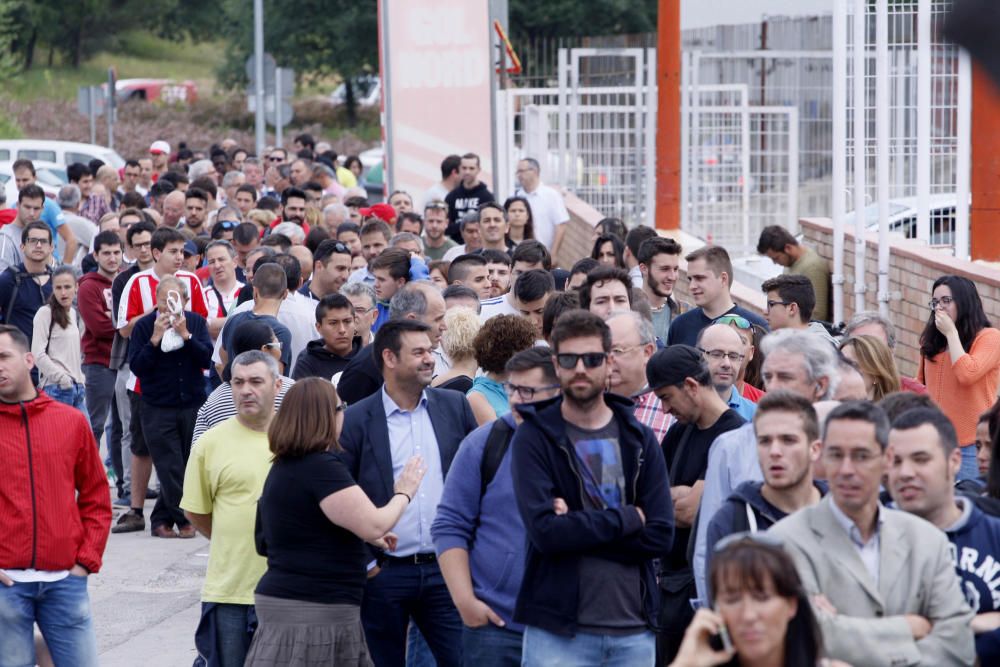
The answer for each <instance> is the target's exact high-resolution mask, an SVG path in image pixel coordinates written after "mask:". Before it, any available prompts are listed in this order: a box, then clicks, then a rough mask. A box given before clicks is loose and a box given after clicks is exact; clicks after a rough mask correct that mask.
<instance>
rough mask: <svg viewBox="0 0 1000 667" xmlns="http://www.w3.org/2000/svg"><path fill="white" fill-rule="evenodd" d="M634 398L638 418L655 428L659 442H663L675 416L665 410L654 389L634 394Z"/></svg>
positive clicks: (641, 422)
mask: <svg viewBox="0 0 1000 667" xmlns="http://www.w3.org/2000/svg"><path fill="white" fill-rule="evenodd" d="M632 400H633V401H635V413H634V414H635V418H636V420H637V421H638V422H639V423H640V424H645V425H646V426H648V427H649V428H651V429H652V430H653V434H654V435H655V436H656V441H657V442H663V436H665V435H666V434H667V429H669V428H670V426H671V425H672V424H673V423H674V416H673V415H670V414H667V413H666V412H664V411H663V403H661V402H660V399H658V398H657V397H656V394H654V393H653V392H652V391H646V392H645V393H642V394H639V395H638V396H633V397H632Z"/></svg>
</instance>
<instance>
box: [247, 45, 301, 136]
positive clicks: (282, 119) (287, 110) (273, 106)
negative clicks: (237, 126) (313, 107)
mask: <svg viewBox="0 0 1000 667" xmlns="http://www.w3.org/2000/svg"><path fill="white" fill-rule="evenodd" d="M261 65H262V67H261V70H262V74H261V78H262V79H263V81H264V85H262V86H260V85H258V80H259V79H258V77H257V76H256V73H255V71H256V68H255V62H254V58H253V56H251V57H250V58H248V59H247V63H246V71H247V77H248V78H249V79H250V87H249V89H248V90H247V110H248V111H250V112H252V113H254V114H257V110H258V109H261V110H262V114H261V115H263V120H264V121H266V122H267V123H270V124H271V125H273V126H274V135H275V143H276V145H278V146H281V145H282V143H283V142H284V136H283V132H282V129H283V128H284V127H286V126H287V125H288V124H289V123H291V122H292V115H293V111H292V104H291V99H292V97H293V96H294V95H295V70H293V69H290V68H287V67H278V66H277V65H276V63H275V61H274V58H273V57H272V56H271V54H269V53H265V54H264V56H263V58H262V63H261Z"/></svg>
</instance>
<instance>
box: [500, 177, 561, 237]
mask: <svg viewBox="0 0 1000 667" xmlns="http://www.w3.org/2000/svg"><path fill="white" fill-rule="evenodd" d="M514 194H517V195H520V196H522V197H524V198H525V199H527V200H528V203H529V204H531V218H532V220H533V222H534V226H535V238H536V239H538V240H539V241H541V243H542V244H543V245H544V246H545V247H546V248H548V249H549V250H551V249H552V241H553V240H555V237H556V225H564V224H566V223H567V222H569V212H568V211H567V210H566V204H565V203H563V197H562V195H561V194H559V193H558V192H557V191H556V190H555V189H554V188H550V187H549V186H547V185H543V184H541V183H539V184H538V187H537V188H535V190H534V192H528V191H527V190H525V189H524V188H518V189H517V190H516V191H515V193H514Z"/></svg>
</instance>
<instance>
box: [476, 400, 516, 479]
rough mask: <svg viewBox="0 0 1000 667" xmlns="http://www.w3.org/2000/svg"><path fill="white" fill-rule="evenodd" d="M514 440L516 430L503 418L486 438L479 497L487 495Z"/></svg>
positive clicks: (480, 467) (498, 420)
mask: <svg viewBox="0 0 1000 667" xmlns="http://www.w3.org/2000/svg"><path fill="white" fill-rule="evenodd" d="M513 438H514V429H513V428H512V427H511V426H510V424H508V423H507V421H506V420H505V419H503V418H502V417H501V418H500V419H497V420H496V421H495V422H493V426H492V427H490V434H489V435H488V436H487V437H486V446H485V447H484V448H483V459H482V461H480V462H479V479H480V482H479V497H480V498H482V497H483V496H484V495H485V494H486V487H487V486H489V483H490V482H492V481H493V478H494V477H496V475H497V470H499V468H500V463H501V462H502V461H503V457H504V454H506V453H507V448H508V447H510V441H511V440H512V439H513Z"/></svg>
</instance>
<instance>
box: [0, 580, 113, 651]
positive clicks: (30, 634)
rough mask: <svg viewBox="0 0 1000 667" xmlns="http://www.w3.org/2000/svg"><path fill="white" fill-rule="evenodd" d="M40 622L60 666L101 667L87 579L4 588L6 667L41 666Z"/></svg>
mask: <svg viewBox="0 0 1000 667" xmlns="http://www.w3.org/2000/svg"><path fill="white" fill-rule="evenodd" d="M35 623H37V624H38V627H39V629H40V630H41V631H42V636H43V637H44V638H45V644H46V645H47V646H48V647H49V652H50V653H51V654H52V660H53V661H54V662H55V664H56V665H74V666H75V667H97V635H95V634H94V625H93V623H92V621H91V618H90V598H89V597H88V596H87V577H75V576H73V575H69V576H68V577H66V578H65V579H60V580H59V581H54V582H52V583H29V584H19V583H15V584H14V585H13V586H9V587H8V586H0V667H31V666H32V665H34V664H35V630H34V626H35Z"/></svg>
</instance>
